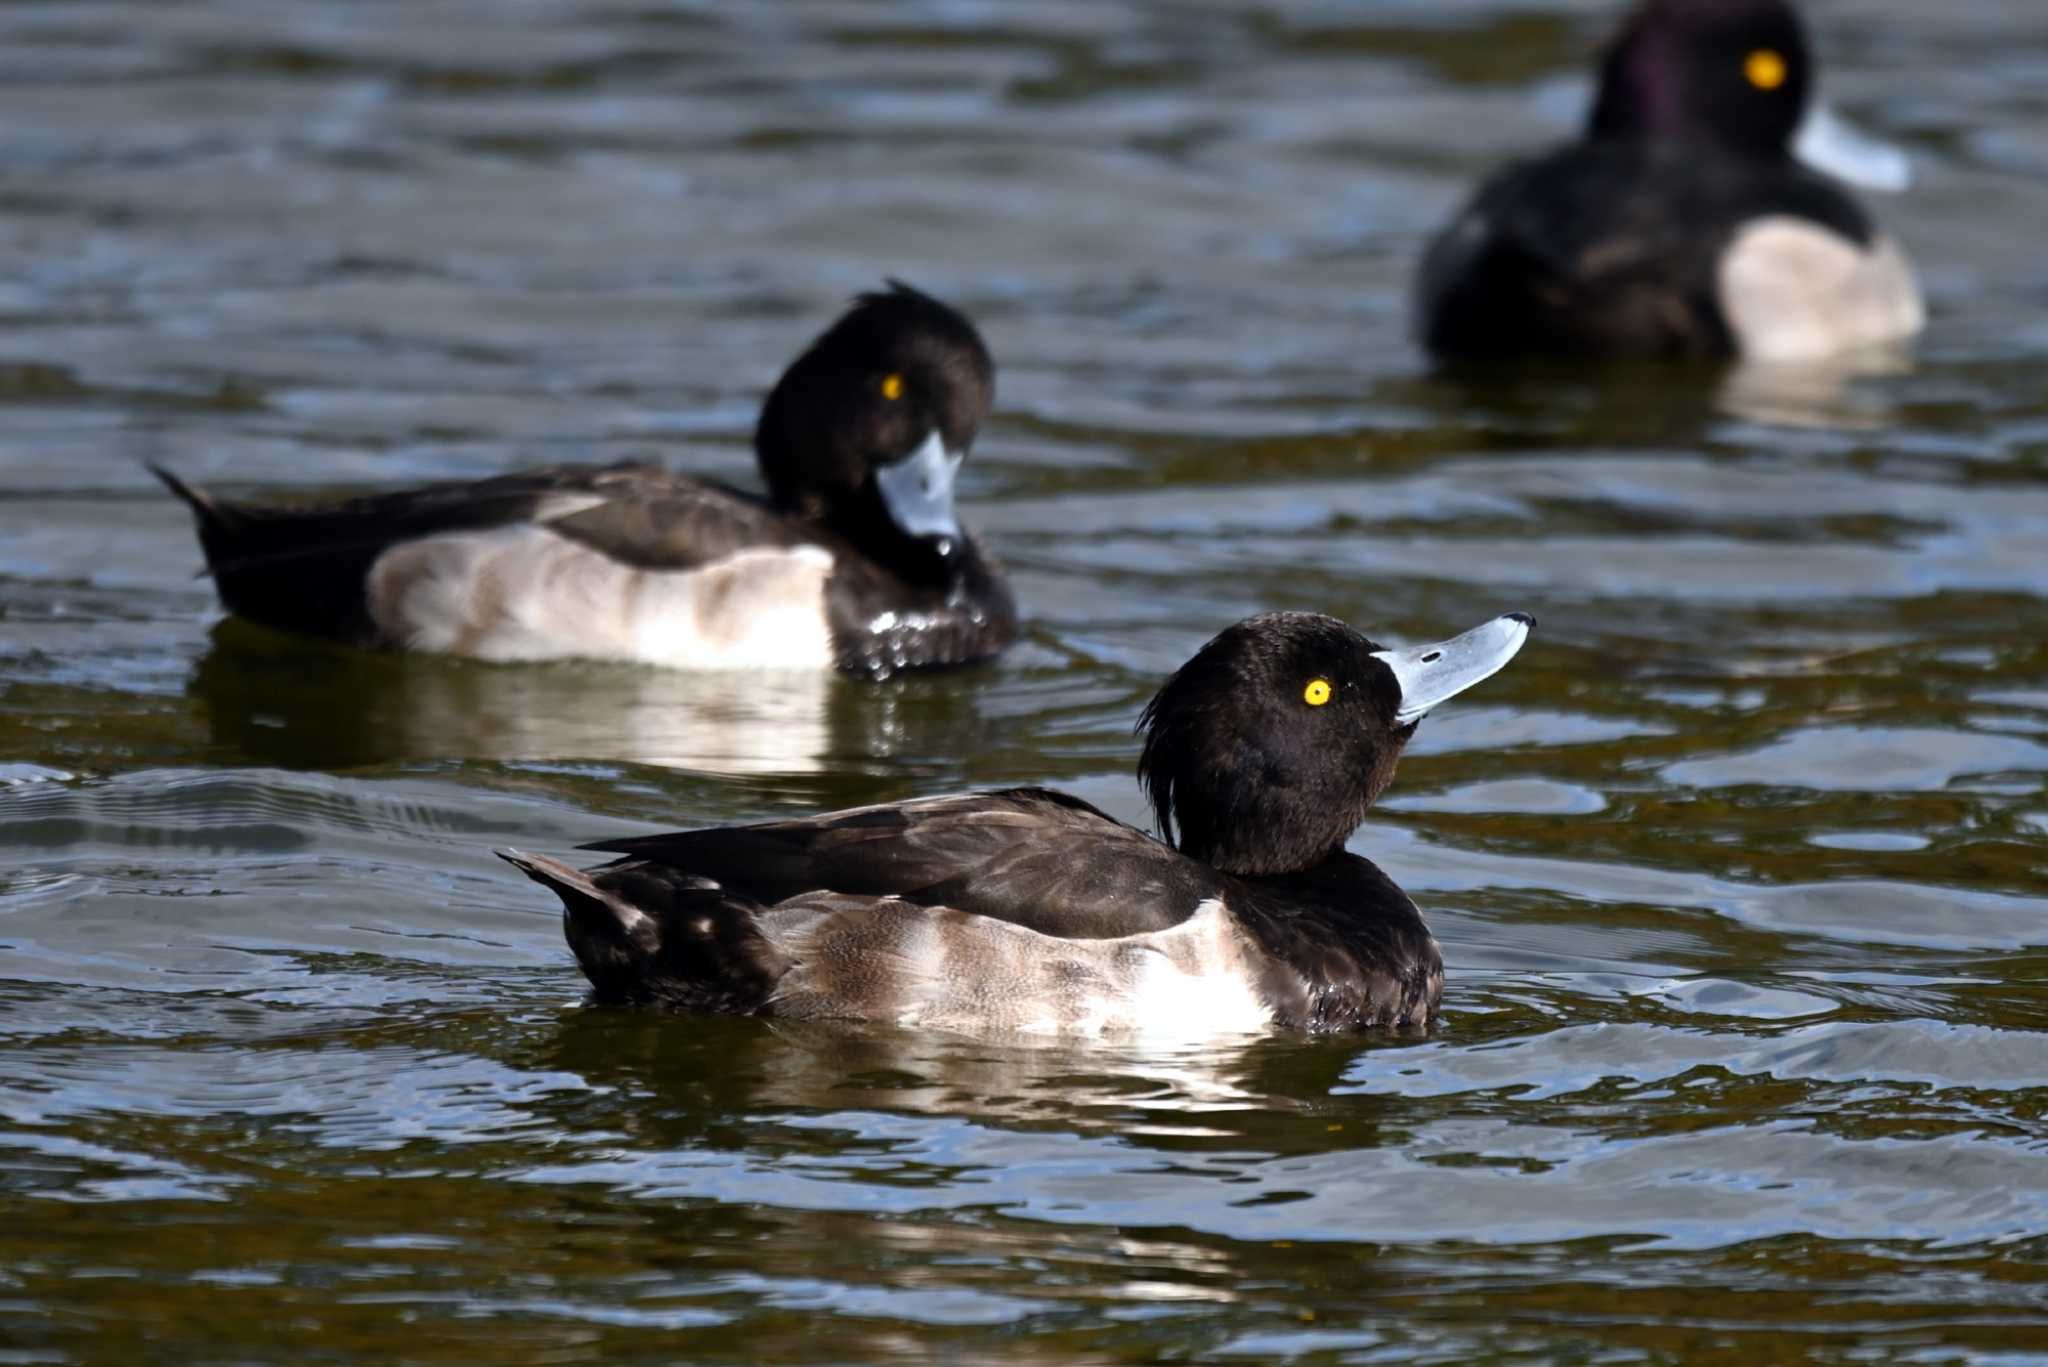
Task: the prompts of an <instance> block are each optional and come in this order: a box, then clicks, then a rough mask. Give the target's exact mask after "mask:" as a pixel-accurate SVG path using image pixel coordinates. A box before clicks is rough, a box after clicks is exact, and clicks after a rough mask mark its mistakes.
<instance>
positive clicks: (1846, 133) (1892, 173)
mask: <svg viewBox="0 0 2048 1367" xmlns="http://www.w3.org/2000/svg"><path fill="white" fill-rule="evenodd" d="M1792 153H1793V155H1794V156H1796V157H1798V158H1799V159H1800V160H1801V161H1803V162H1805V163H1806V164H1807V165H1808V166H1811V167H1812V168H1813V169H1814V170H1816V171H1818V172H1820V173H1821V174H1822V175H1824V176H1833V177H1834V178H1835V179H1836V180H1839V181H1843V182H1845V183H1847V184H1850V185H1856V186H1860V187H1862V188H1863V189H1865V190H1882V191H1886V192H1888V193H1893V194H1896V193H1897V192H1899V191H1900V190H1904V189H1906V188H1907V187H1908V186H1910V185H1912V183H1913V159H1912V158H1911V157H1909V156H1907V155H1906V151H1905V149H1904V148H1902V147H1895V146H1893V145H1892V144H1891V143H1888V142H1885V141H1884V140H1883V139H1881V138H1878V137H1875V136H1873V135H1872V134H1869V133H1866V132H1864V131H1863V130H1862V129H1860V128H1858V127H1857V126H1856V125H1855V124H1853V123H1850V122H1849V121H1848V120H1847V119H1844V118H1843V117H1842V116H1841V115H1839V114H1837V113H1835V111H1834V110H1832V109H1830V108H1828V106H1827V105H1826V104H1824V103H1823V102H1821V101H1819V100H1815V101H1814V102H1813V106H1812V108H1810V109H1808V110H1807V111H1806V117H1805V118H1804V119H1803V120H1801V121H1800V124H1799V131H1798V132H1797V133H1795V134H1793V136H1792Z"/></svg>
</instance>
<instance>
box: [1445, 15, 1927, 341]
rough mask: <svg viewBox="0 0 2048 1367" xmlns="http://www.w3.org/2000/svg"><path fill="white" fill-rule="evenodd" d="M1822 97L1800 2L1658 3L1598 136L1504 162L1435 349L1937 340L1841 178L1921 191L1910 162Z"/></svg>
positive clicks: (1616, 66)
mask: <svg viewBox="0 0 2048 1367" xmlns="http://www.w3.org/2000/svg"><path fill="white" fill-rule="evenodd" d="M1813 85H1814V71H1813V60H1812V57H1811V54H1810V49H1809V46H1808V42H1807V36H1806V30H1805V28H1804V26H1803V25H1802V24H1801V22H1800V19H1799V15H1798V14H1797V12H1796V11H1794V10H1793V8H1792V7H1791V5H1790V4H1788V3H1786V0H1647V3H1644V4H1641V5H1639V6H1638V7H1637V8H1636V9H1635V10H1634V11H1633V13H1632V14H1631V16H1630V18H1629V20H1628V22H1627V23H1626V24H1625V25H1624V27H1623V29H1622V31H1621V33H1620V34H1619V36H1618V37H1617V38H1616V39H1615V40H1614V43H1613V45H1612V47H1611V48H1610V49H1609V50H1608V53H1607V57H1606V60H1605V62H1604V64H1603V66H1602V68H1601V73H1600V92H1599V97H1598V100H1597V102H1596V104H1595V106H1594V109H1593V113H1592V117H1591V119H1590V121H1589V123H1588V126H1587V130H1586V133H1585V136H1584V137H1583V138H1581V139H1580V140H1579V141H1577V142H1574V143H1570V144H1568V145H1566V146H1564V147H1561V148H1559V149H1557V150H1555V151H1552V152H1550V153H1547V154H1545V155H1543V156H1540V157H1537V158H1535V159H1534V160H1531V161H1526V162H1521V163H1518V164H1516V165H1513V166H1510V167H1508V168H1506V169H1505V170H1503V171H1501V172H1500V173H1499V174H1497V175H1496V176H1494V177H1493V178H1492V179H1491V180H1489V181H1487V182H1486V183H1485V184H1484V185H1483V186H1482V187H1481V188H1480V190H1479V191H1478V193H1477V194H1476V195H1475V196H1474V197H1473V199H1472V201H1471V203H1470V204H1468V205H1467V206H1466V207H1465V208H1464V209H1463V210H1461V211H1460V212H1459V214H1458V215H1457V216H1456V217H1455V218H1454V219H1452V221H1451V222H1450V224H1449V225H1448V226H1446V227H1445V228H1444V229H1443V231H1442V232H1441V233H1440V234H1439V235H1438V236H1437V238H1436V240H1435V241H1434V243H1433V244H1432V245H1431V246H1430V248H1429V251H1428V253H1427V255H1426V256H1425V258H1424V260H1423V263H1422V267H1421V270H1420V273H1419V276H1418V279H1417V284H1416V306H1415V307H1416V318H1417V330H1418V333H1419V335H1420V339H1421V341H1422V342H1423V344H1424V345H1425V346H1426V347H1427V348H1428V349H1429V350H1430V351H1431V352H1432V353H1434V354H1435V355H1437V356H1439V357H1441V358H1445V359H1453V360H1471V361H1484V360H1504V359H1515V358H1531V359H1546V358H1607V359H1617V360H1628V359H1657V358H1664V359H1674V358H1732V357H1740V358H1743V359H1750V360H1778V361H1803V360H1816V359H1821V358H1824V357H1828V356H1833V355H1837V354H1840V353H1843V352H1846V351H1853V350H1856V349H1858V348H1863V347H1868V346H1872V345H1877V344H1882V343H1887V342H1896V341H1898V340H1900V339H1903V338H1906V337H1910V336H1911V335H1912V334H1914V333H1915V332H1918V331H1919V330H1920V327H1921V325H1922V323H1923V322H1924V319H1925V310H1924V307H1923V305H1922V303H1921V298H1920V290H1919V286H1918V284H1917V282H1916V281H1915V279H1914V276H1913V271H1912V268H1911V266H1910V265H1909V264H1908V263H1907V260H1906V257H1905V254H1904V253H1903V252H1902V251H1901V250H1900V248H1899V246H1898V244H1897V243H1896V242H1895V241H1893V239H1892V238H1891V237H1889V236H1888V235H1886V234H1885V233H1884V231H1883V230H1882V229H1880V228H1879V227H1878V225H1877V223H1876V222H1875V220H1873V219H1872V218H1871V217H1870V215H1869V214H1868V213H1867V212H1866V211H1865V210H1864V209H1863V207H1862V206H1861V205H1859V204H1858V203H1857V202H1856V201H1855V200H1854V199H1852V198H1851V197H1850V196H1849V195H1848V194H1847V193H1846V192H1844V190H1843V189H1842V188H1841V187H1840V185H1839V184H1838V183H1837V180H1838V179H1839V180H1848V181H1851V182H1861V183H1864V184H1866V185H1870V186H1874V187H1878V188H1888V189H1896V188H1902V186H1903V184H1904V181H1905V179H1906V177H1907V174H1908V170H1907V167H1906V163H1905V160H1904V158H1903V157H1902V156H1901V155H1900V154H1898V153H1897V152H1895V151H1894V150H1893V149H1890V148H1883V147H1877V146H1874V145H1872V144H1870V143H1868V142H1867V141H1865V140H1862V139H1861V138H1860V136H1859V135H1856V134H1854V133H1853V132H1851V131H1850V130H1848V129H1847V128H1846V126H1845V125H1842V124H1841V123H1839V122H1838V121H1836V120H1835V119H1834V118H1833V116H1832V115H1831V114H1829V113H1828V112H1827V111H1826V109H1825V108H1824V107H1823V106H1821V105H1819V104H1818V103H1817V102H1816V101H1815V99H1814V95H1813ZM1803 162H1804V163H1810V165H1809V164H1802V163H1803ZM1814 168H1819V169H1814ZM1822 172H1826V173H1827V174H1822Z"/></svg>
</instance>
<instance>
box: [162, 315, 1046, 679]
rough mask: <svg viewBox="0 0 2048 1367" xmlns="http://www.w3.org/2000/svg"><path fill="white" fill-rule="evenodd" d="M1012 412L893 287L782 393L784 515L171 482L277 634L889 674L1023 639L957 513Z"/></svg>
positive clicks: (688, 488)
mask: <svg viewBox="0 0 2048 1367" xmlns="http://www.w3.org/2000/svg"><path fill="white" fill-rule="evenodd" d="M994 393H995V368H994V364H993V362H992V361H991V360H990V359H989V353H988V349H987V347H985V346H984V345H983V344H982V340H981V336H980V334H979V333H977V332H976V331H975V328H974V325H973V324H972V323H970V322H968V320H967V319H966V318H965V317H963V316H962V315H961V314H959V313H958V312H956V311H955V310H953V309H951V308H949V307H947V306H946V305H945V304H942V303H940V302H939V301H938V300H936V299H934V298H932V297H931V296H930V295H927V294H922V293H919V292H918V291H917V290H914V289H912V288H910V287H909V286H907V285H904V284H901V283H899V282H896V281H891V282H889V288H887V289H886V290H883V291H880V292H877V293H872V294H864V295H862V296H860V297H859V298H858V299H856V300H855V301H854V304H853V307H852V308H851V309H850V310H849V311H848V312H847V314H846V315H845V316H844V317H842V318H841V319H840V320H839V321H838V322H837V323H835V324H833V326H832V327H831V328H830V329H829V330H827V331H826V332H825V333H824V334H823V335H822V336H820V337H819V338H818V339H817V340H816V341H815V342H813V343H812V344H811V346H810V349H809V350H807V351H805V352H804V353H803V355H801V356H799V357H797V359H796V360H795V361H794V362H793V363H792V364H791V365H790V367H789V369H788V370H787V371H785V372H784V373H783V375H782V378H781V379H780V380H779V381H778V382H777V383H776V385H775V388H774V389H773V390H771V391H770V392H769V395H768V398H767V401H766V402H765V404H764V405H763V407H762V409H761V419H760V423H759V425H758V426H757V427H756V429H755V433H754V451H755V455H756V458H757V459H758V460H759V462H760V467H761V474H762V477H763V479H764V480H765V481H766V484H767V494H766V496H765V497H763V496H759V495H755V494H751V493H744V492H742V491H740V490H737V489H730V488H727V487H725V486H723V485H719V484H713V483H710V482H707V481H704V480H696V479H689V478H685V477H683V476H679V475H673V474H670V473H668V472H667V471H665V470H661V469H658V468H654V467H649V466H641V465H617V466H607V467H602V468H596V467H575V466H554V467H550V468H547V469H542V470H534V471H531V472H528V473H524V474H513V475H504V476H501V477H498V478H494V479H485V480H478V481H462V482H455V483H446V484H432V485H427V486H425V487H423V488H415V489H407V490H402V491H399V492H395V493H385V494H372V495H369V496H368V497H364V498H356V499H350V500H348V501H347V502H342V503H330V504H324V505H319V506H312V507H277V506H263V505H257V504H249V503H231V502H228V501H226V500H224V499H218V498H215V497H213V496H211V495H209V494H207V493H206V492H205V491H203V490H201V489H197V488H194V487H192V486H191V485H189V484H187V483H185V482H184V481H183V480H181V479H179V478H178V477H177V476H175V475H173V474H172V473H170V472H169V471H167V470H162V469H157V470H156V474H157V475H158V477H159V478H161V479H162V480H163V481H164V483H165V484H166V485H168V486H169V487H170V489H171V491H172V492H173V493H175V494H177V495H178V497H180V498H182V499H184V500H185V502H186V503H187V504H189V505H190V506H191V508H192V511H193V514H194V515H195V517H196V519H197V521H198V525H199V539H200V543H201V545H202V546H203V547H204V548H205V551H206V559H207V564H208V565H209V567H210V568H211V570H212V573H213V578H214V583H215V585H216V587H217V588H218V590H219V593H220V597H221V601H222V602H223V603H224V604H225V605H226V606H227V607H228V609H229V610H230V611H233V612H236V613H239V614H241V615H242V616H244V617H246V618H249V619H250V620H252V621H255V622H260V623H262V624H263V625H265V626H269V627H274V628H278V629H281V630H286V631H296V632H302V633H306V634H309V635H316V636H326V637H330V638H335V639H339V640H342V641H347V642H350V643H353V644H356V645H363V646H370V647H378V648H384V649H392V650H409V651H425V652H439V653H445V654H451V655H468V656H474V657H477V658H479V659H486V660H555V659H566V658H582V659H600V660H630V661H640V662H644V663H649V664H657V665H667V666H671V667H674V668H681V669H722V668H775V667H816V666H825V665H836V666H838V667H839V668H841V669H844V670H849V671H854V672H860V673H868V674H886V673H889V672H892V671H894V670H896V669H901V668H904V667H909V666H923V665H949V664H958V663H961V662H964V661H968V660H974V659H979V658H982V657H984V656H988V655H993V654H995V653H996V652H997V651H998V650H1000V649H1002V647H1003V646H1005V645H1007V644H1008V643H1009V642H1010V640H1011V639H1012V638H1014V637H1015V635H1016V632H1017V614H1016V607H1015V604H1014V603H1013V601H1012V599H1011V597H1010V590H1009V587H1008V585H1007V584H1006V582H1005V581H1004V578H1003V575H1002V571H1001V569H1000V568H999V567H998V566H997V565H996V564H995V563H994V562H993V560H992V559H991V558H990V557H989V556H988V554H987V553H986V552H985V551H984V550H983V549H982V546H981V544H980V543H979V541H977V540H976V539H975V537H973V536H972V535H971V534H969V533H968V532H966V531H965V530H963V529H962V527H961V526H960V523H959V521H958V520H957V518H956V517H955V516H954V512H953V480H954V476H955V475H956V474H957V473H958V471H959V469H960V465H961V462H962V461H963V460H965V459H966V456H967V451H968V447H969V446H970V445H971V444H972V443H973V441H974V436H975V433H976V432H977V430H979V428H980V426H981V423H982V421H983V420H984V419H985V418H987V416H988V413H989V406H990V403H991V401H992V400H993V397H994ZM152 468H154V467H152Z"/></svg>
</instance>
